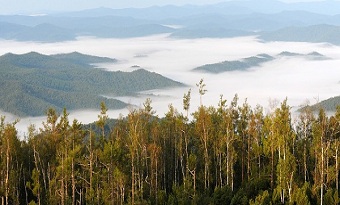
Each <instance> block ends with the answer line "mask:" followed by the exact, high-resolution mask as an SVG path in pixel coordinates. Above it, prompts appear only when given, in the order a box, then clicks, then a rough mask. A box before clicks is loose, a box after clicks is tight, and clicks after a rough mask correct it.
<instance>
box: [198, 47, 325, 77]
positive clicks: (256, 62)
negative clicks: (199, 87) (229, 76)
mask: <svg viewBox="0 0 340 205" xmlns="http://www.w3.org/2000/svg"><path fill="white" fill-rule="evenodd" d="M282 57H289V58H291V57H301V58H306V59H308V60H326V59H329V58H328V57H326V56H324V55H322V54H321V53H318V52H316V51H313V52H310V53H307V54H301V53H293V52H289V51H283V52H281V53H279V54H277V55H275V56H271V55H268V54H265V53H263V54H258V55H256V56H251V57H248V58H242V59H240V60H234V61H223V62H219V63H213V64H206V65H203V66H199V67H197V68H194V69H193V70H194V71H201V72H208V73H214V74H218V73H223V72H228V71H246V70H248V69H250V68H252V67H257V66H260V65H261V64H263V63H266V62H269V61H273V60H275V59H277V58H282Z"/></svg>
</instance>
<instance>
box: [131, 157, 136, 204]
mask: <svg viewBox="0 0 340 205" xmlns="http://www.w3.org/2000/svg"><path fill="white" fill-rule="evenodd" d="M131 204H135V165H134V154H133V153H132V154H131Z"/></svg>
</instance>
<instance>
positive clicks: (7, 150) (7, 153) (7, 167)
mask: <svg viewBox="0 0 340 205" xmlns="http://www.w3.org/2000/svg"><path fill="white" fill-rule="evenodd" d="M9 160H10V156H9V139H8V137H7V149H6V178H5V200H6V205H8V195H9Z"/></svg>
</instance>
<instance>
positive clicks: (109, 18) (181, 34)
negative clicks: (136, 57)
mask: <svg viewBox="0 0 340 205" xmlns="http://www.w3.org/2000/svg"><path fill="white" fill-rule="evenodd" d="M339 7H340V3H339V2H336V1H324V2H305V3H283V2H280V1H269V0H261V1H256V2H254V1H241V2H238V1H230V2H222V3H219V4H212V5H203V6H195V5H187V6H170V5H169V6H161V7H160V6H154V7H148V8H138V9H137V8H126V9H110V8H95V9H89V10H84V11H76V12H66V13H52V14H46V15H12V16H11V15H2V16H0V27H1V30H0V38H3V39H8V40H19V41H36V42H59V41H70V40H75V39H77V38H78V37H80V36H95V37H98V38H131V37H141V36H149V35H156V34H163V33H168V34H169V35H170V36H171V37H173V38H227V37H228V38H229V37H237V36H257V37H258V38H259V39H262V40H265V41H296V42H328V43H332V44H337V45H338V44H339V43H340V42H339V40H338V38H337V36H339V34H340V27H339V26H340V20H339V19H340V18H339V14H338V13H337V12H338V11H337V9H336V8H339ZM301 8H304V9H303V10H301Z"/></svg>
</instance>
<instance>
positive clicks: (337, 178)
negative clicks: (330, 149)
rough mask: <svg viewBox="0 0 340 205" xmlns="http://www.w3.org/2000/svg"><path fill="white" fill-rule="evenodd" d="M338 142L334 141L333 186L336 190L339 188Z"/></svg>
mask: <svg viewBox="0 0 340 205" xmlns="http://www.w3.org/2000/svg"><path fill="white" fill-rule="evenodd" d="M338 149H339V147H338V142H336V148H335V187H336V190H337V191H338V190H339V164H338Z"/></svg>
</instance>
